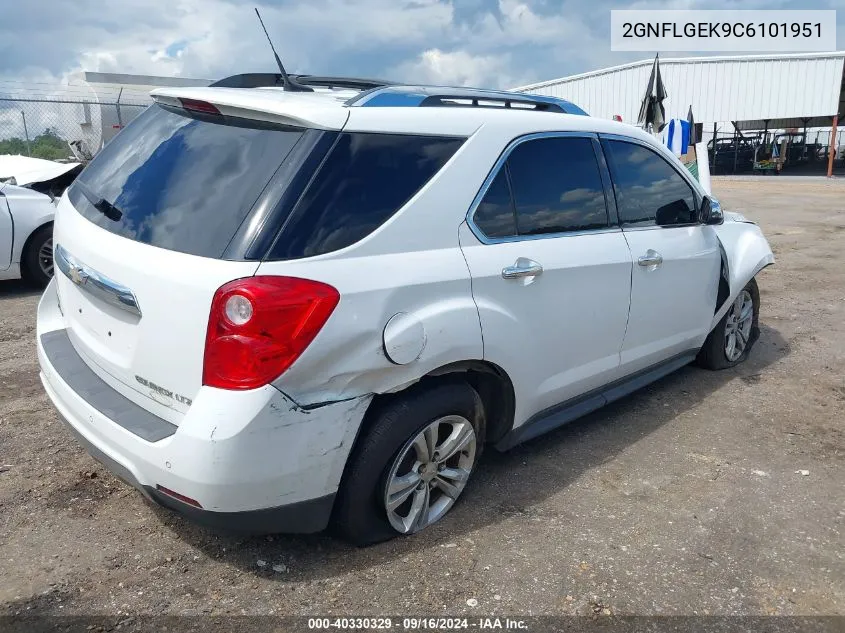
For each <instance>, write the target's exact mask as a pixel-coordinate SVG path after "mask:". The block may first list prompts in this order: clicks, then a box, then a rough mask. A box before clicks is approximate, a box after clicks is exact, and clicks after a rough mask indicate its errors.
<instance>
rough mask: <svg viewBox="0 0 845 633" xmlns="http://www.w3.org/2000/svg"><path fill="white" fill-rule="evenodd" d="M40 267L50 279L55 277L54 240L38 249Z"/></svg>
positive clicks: (51, 239)
mask: <svg viewBox="0 0 845 633" xmlns="http://www.w3.org/2000/svg"><path fill="white" fill-rule="evenodd" d="M38 266H39V267H40V268H41V272H43V273H44V274H45V275H47V277H48V278H50V277H52V276H53V238H52V237H51V238H50V239H49V240H47V241H46V242H44V243H43V244H42V245H41V248H39V249H38Z"/></svg>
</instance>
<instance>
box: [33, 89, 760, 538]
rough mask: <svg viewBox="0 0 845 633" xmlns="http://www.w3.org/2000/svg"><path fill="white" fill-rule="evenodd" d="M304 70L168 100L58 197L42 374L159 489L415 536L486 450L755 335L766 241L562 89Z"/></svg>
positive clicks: (738, 349)
mask: <svg viewBox="0 0 845 633" xmlns="http://www.w3.org/2000/svg"><path fill="white" fill-rule="evenodd" d="M299 82H300V83H302V84H304V85H307V86H311V87H312V88H313V90H312V91H309V92H299V91H298V92H290V91H285V90H283V89H281V88H279V87H275V86H269V87H258V85H260V84H262V83H271V84H272V83H275V78H273V80H272V81H263V80H262V78H261V77H260V76H259V77H257V78H256V76H244V75H241V76H236V77H235V78H229V79H227V80H224V81H222V82H220V83H219V84H217V85H215V86H212V87H209V88H191V89H162V90H159V91H157V92H155V93H153V94H154V97H155V100H156V104H155V105H153V106H151V107H150V108H149V109H148V110H147V111H146V112H144V113H143V114H142V115H140V116H139V117H138V118H137V119H135V120H134V121H133V122H132V123H131V124H130V125H129V126H127V128H126V129H125V130H124V131H122V132H121V133H120V134H119V135H118V136H117V137H116V138H115V139H114V140H113V141H111V142H110V143H109V144H108V145H107V146H106V147H105V148H104V149H103V150H102V151H101V152H100V154H99V155H98V156H97V157H96V158H95V159H94V160H93V162H91V163H90V165H89V166H88V167H87V168H86V169H85V170H84V171H83V173H82V174H81V175H80V176H79V177H78V179H77V180H76V182H75V183H74V184H73V185H72V186H71V187H70V189H69V190H68V191H67V193H66V194H65V195H64V197H63V198H62V200H61V202H60V204H59V206H58V212H57V214H56V219H55V236H54V237H55V240H54V241H55V262H56V267H57V269H58V270H59V271H60V272H57V273H56V276H55V278H54V279H53V281H52V282H51V283H50V285H49V287H48V288H47V290H46V292H45V294H44V296H43V298H42V299H41V303H40V305H39V309H38V332H37V338H38V355H39V361H40V363H41V368H42V381H43V384H44V388H45V389H46V391H47V393H48V394H49V396H50V398H51V400H52V401H53V403H54V404H55V406H56V408H57V409H58V411H59V413H60V415H61V417H62V418H63V419H64V420H66V421H67V423H68V425H69V426H70V428H71V429H73V430H74V431H75V432H76V434H77V435H78V437H79V439H80V441H81V442H82V443H83V444H85V445H86V447H87V448H88V450H89V451H90V452H91V453H92V454H93V455H94V456H95V457H96V458H98V459H99V460H100V461H102V462H103V463H104V464H105V465H106V466H107V467H108V468H110V469H111V470H112V471H113V472H114V473H116V474H117V475H118V476H120V477H122V478H123V479H124V480H125V481H127V482H129V483H131V484H132V485H134V486H136V487H137V488H139V489H140V490H141V491H143V493H144V494H145V495H146V496H148V497H150V498H152V499H153V500H155V501H156V502H158V503H160V504H162V505H165V506H167V507H169V508H172V509H175V510H177V511H179V512H181V513H183V514H184V515H187V516H188V517H190V518H192V519H194V520H196V521H198V522H202V523H205V524H207V525H210V526H216V527H219V528H225V529H230V530H238V531H248V532H313V531H319V530H322V529H324V528H325V527H327V525H329V523H331V524H332V525H333V526H334V527H335V528H336V529H337V530H338V531H339V533H340V534H342V535H343V536H344V537H345V538H347V539H349V540H351V541H352V542H355V543H359V544H364V543H371V542H375V541H379V540H383V539H386V538H389V537H391V536H393V535H396V534H400V533H401V534H407V533H412V532H417V531H419V530H421V529H423V528H425V527H427V526H429V525H431V524H432V523H434V522H436V521H438V520H439V519H441V518H442V517H443V516H444V515H445V514H446V513H447V512H448V511H449V510H450V508H451V507H452V505H453V504H454V502H455V500H456V499H457V498H458V497H459V496H460V495H461V493H462V491H463V490H464V488H465V486H466V484H467V480H468V479H469V478H470V476H471V475H472V472H473V470H474V469H475V467H476V464H477V463H478V458H479V456H480V454H481V452H482V448H483V447H484V446H485V445H486V444H492V445H494V446H495V447H496V448H499V449H507V448H509V447H511V446H514V445H515V444H517V443H519V442H522V441H525V440H527V439H530V438H533V437H535V436H537V435H539V434H541V433H544V432H546V431H548V430H550V429H552V428H555V427H558V426H560V425H562V424H564V423H566V422H569V421H571V420H573V419H574V418H576V417H578V416H581V415H583V414H585V413H588V412H590V411H593V410H595V409H597V408H599V407H601V406H602V405H604V404H606V403H607V402H610V401H612V400H615V399H617V398H620V397H622V396H624V395H625V394H628V393H630V392H631V391H633V390H635V389H637V388H639V387H641V386H643V385H645V384H647V383H649V382H651V381H653V380H656V379H658V378H660V377H661V376H664V375H665V374H667V373H669V372H671V371H673V370H675V369H678V368H679V367H682V366H684V365H686V364H687V363H689V362H691V361H693V360H695V359H696V358H698V360H699V361H700V363H701V364H703V365H704V366H706V367H709V368H722V367H729V366H731V365H734V364H736V363H738V362H741V361H742V360H743V359H744V358H745V356H746V354H747V353H748V351H749V350H750V348H751V346H752V345H753V343H754V341H755V339H756V337H757V336H758V328H757V315H758V309H759V295H758V292H757V286H756V284H755V281H754V276H755V275H756V274H757V273H758V272H759V271H760V270H761V269H762V268H763V267H764V266H766V265H768V264H771V263H772V262H773V257H772V252H771V250H770V249H769V246H768V244H767V242H766V240H765V238H764V237H763V235H762V234H761V232H760V230H759V229H758V227H757V226H756V225H754V224H752V223H750V222H747V221H745V220H744V219H743V218H742V217H741V216H730V217H723V214H722V212H721V210H720V209H719V207H718V204H716V203H715V201H713V200H711V199H710V198H708V197H707V196H706V195H705V194H704V192H703V191H702V190H701V188H700V187H699V185H698V184H697V183H696V182H695V180H693V179H692V178H691V177H690V175H689V174H688V173H687V171H685V169H684V167H683V166H682V165H681V164H680V163H679V162H678V160H677V159H676V158H675V157H674V156H673V154H672V153H671V152H669V151H668V150H667V149H665V148H664V147H662V146H661V145H660V144H659V143H658V142H657V141H656V140H655V139H654V138H653V137H651V136H649V135H647V134H645V133H643V132H641V131H639V130H638V129H636V128H633V127H630V126H627V125H622V124H619V123H614V122H611V121H604V120H600V119H595V118H591V117H589V116H585V115H584V113H583V112H582V111H581V110H580V109H578V108H577V107H576V106H574V105H572V104H570V103H568V102H565V101H561V100H557V99H552V98H549V97H539V96H535V95H522V94H514V93H507V92H491V91H481V90H469V89H459V88H435V87H418V86H417V87H414V86H412V87H409V86H397V85H380V84H378V83H376V82H373V83H368V82H366V81H363V80H340V79H326V78H314V77H308V76H300V77H299ZM232 86H241V87H232ZM724 215H725V216H728V215H729V214H724Z"/></svg>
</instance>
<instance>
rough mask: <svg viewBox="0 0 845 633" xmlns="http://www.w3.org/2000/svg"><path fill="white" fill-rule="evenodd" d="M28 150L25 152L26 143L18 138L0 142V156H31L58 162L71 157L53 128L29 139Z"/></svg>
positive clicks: (62, 140)
mask: <svg viewBox="0 0 845 633" xmlns="http://www.w3.org/2000/svg"><path fill="white" fill-rule="evenodd" d="M29 148H30V149H29V150H27V146H26V141H25V140H24V139H22V138H18V137H15V138H8V139H4V140H2V141H0V154H20V155H21V156H30V155H31V156H32V157H33V158H45V159H47V160H59V159H62V158H69V157H70V156H71V151H70V149H69V148H68V145H67V143H66V142H65V140H64V139H63V138H62V137H61V136H59V133H58V131H57V130H56V129H55V128H47V129H46V130H44V132H42V133H41V134H39V135H38V136H36V137H35V138H33V139H30V141H29ZM30 151H31V152H32V153H31V154H30Z"/></svg>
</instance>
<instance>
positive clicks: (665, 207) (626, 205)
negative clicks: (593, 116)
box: [604, 141, 698, 226]
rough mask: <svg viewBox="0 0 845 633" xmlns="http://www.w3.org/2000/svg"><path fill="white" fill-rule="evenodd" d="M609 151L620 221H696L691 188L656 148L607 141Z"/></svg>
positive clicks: (663, 223) (643, 222)
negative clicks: (656, 151)
mask: <svg viewBox="0 0 845 633" xmlns="http://www.w3.org/2000/svg"><path fill="white" fill-rule="evenodd" d="M604 145H605V147H606V148H607V149H608V150H609V154H610V156H609V158H610V168H611V175H612V178H613V189H614V192H615V193H616V205H617V209H618V211H619V221H620V222H621V223H622V224H627V225H635V226H636V225H638V226H649V225H659V226H671V225H673V224H693V223H695V222H697V216H698V214H697V213H696V204H695V195H694V193H693V190H692V187H690V185H689V184H688V183H687V182H686V180H684V179H683V177H682V176H681V175H680V174H679V173H678V172H677V171H675V169H674V168H673V167H672V166H671V165H670V164H669V163H667V162H666V161H665V160H664V159H663V158H661V157H660V156H659V155H658V154H657V153H655V152H654V151H652V150H650V149H648V148H646V147H643V146H642V145H637V144H636V143H627V142H625V141H605V143H604Z"/></svg>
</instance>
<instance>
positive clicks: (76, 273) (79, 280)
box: [69, 266, 88, 286]
mask: <svg viewBox="0 0 845 633" xmlns="http://www.w3.org/2000/svg"><path fill="white" fill-rule="evenodd" d="M69 277H70V280H71V281H72V282H73V283H75V284H76V285H77V286H81V285H82V284H84V283H85V282H86V281H88V275H86V274H85V273H84V272H82V269H80V268H79V267H78V266H72V267H71V269H70V274H69Z"/></svg>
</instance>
